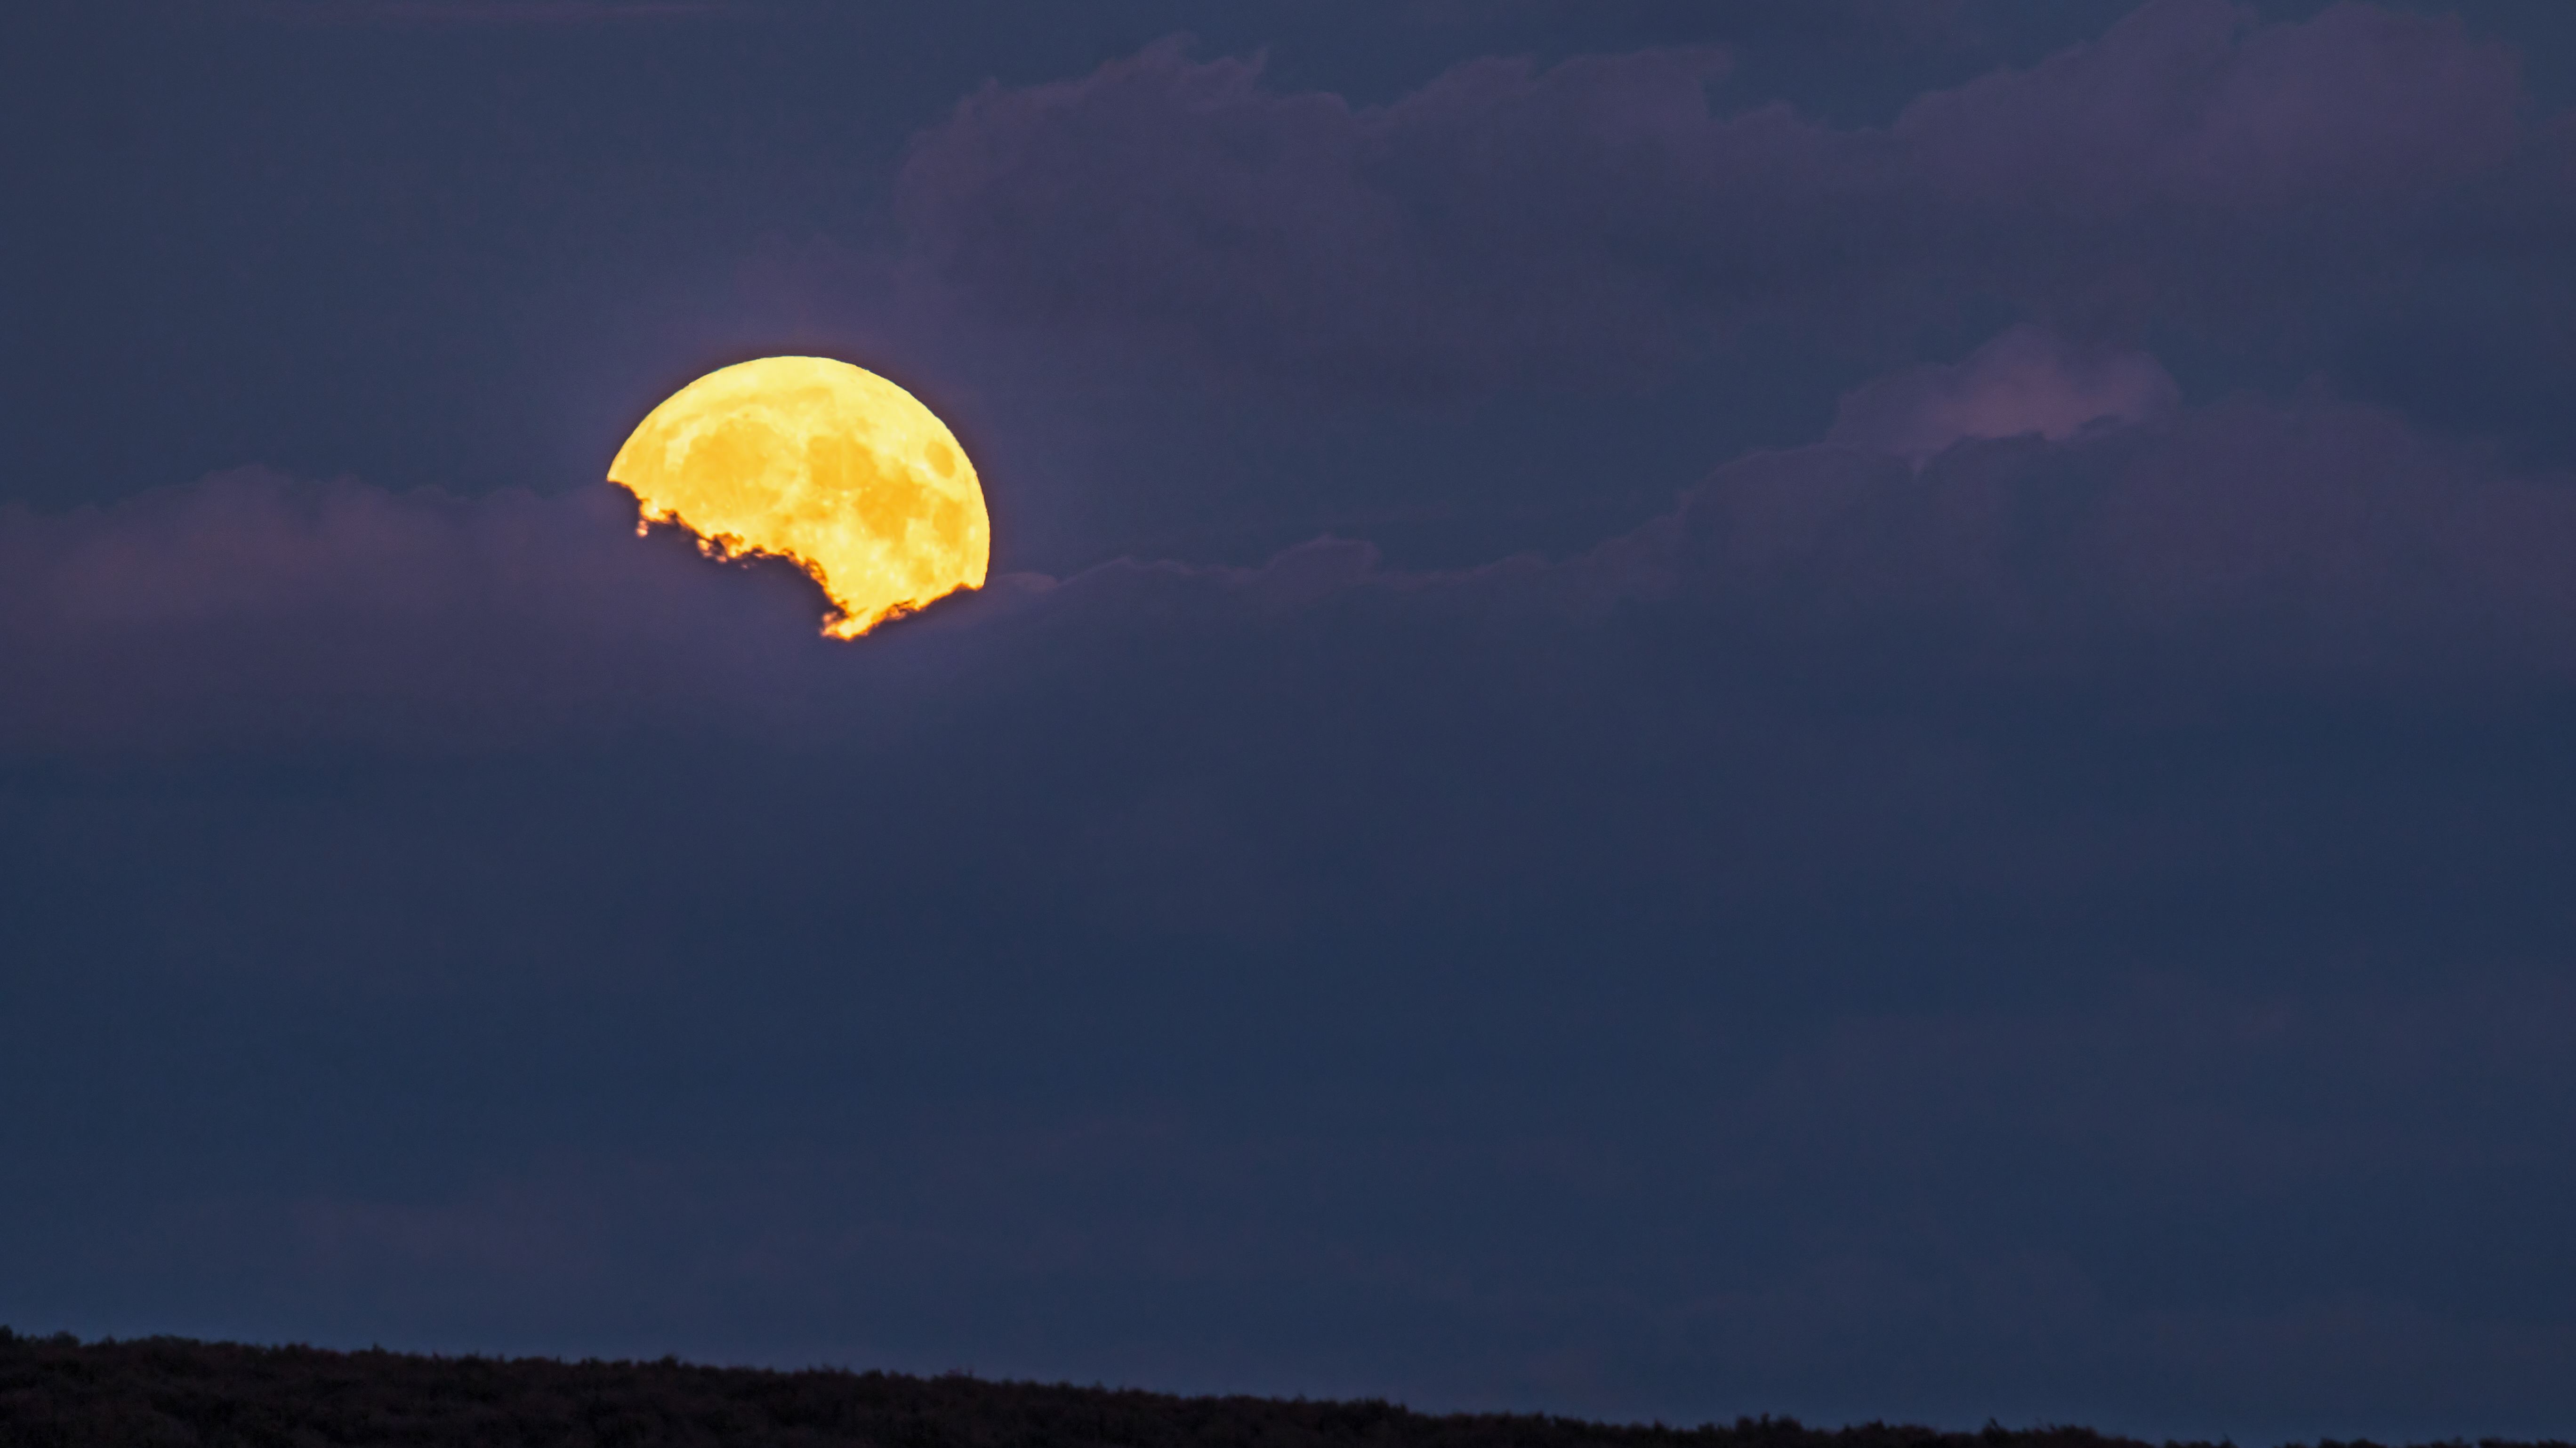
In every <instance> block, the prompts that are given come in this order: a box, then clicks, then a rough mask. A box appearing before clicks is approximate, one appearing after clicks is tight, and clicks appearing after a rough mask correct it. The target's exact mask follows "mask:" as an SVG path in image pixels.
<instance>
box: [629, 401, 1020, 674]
mask: <svg viewBox="0 0 2576 1448" xmlns="http://www.w3.org/2000/svg"><path fill="white" fill-rule="evenodd" d="M608 480H609V481H610V482H612V483H615V484H617V485H618V486H620V487H623V488H625V489H626V490H627V491H628V492H631V493H633V494H634V495H635V498H636V501H637V502H639V503H641V504H642V505H643V517H642V521H641V523H639V525H638V527H639V528H645V527H650V526H651V525H653V524H655V523H678V524H679V525H681V526H682V527H684V528H687V529H688V530H689V531H690V532H691V533H694V534H696V535H697V539H698V547H699V548H700V549H701V550H702V551H704V552H705V553H706V554H707V555H708V556H709V557H713V558H738V557H743V556H746V555H752V554H775V555H776V556H778V557H781V558H788V559H793V560H794V561H795V562H796V563H797V564H799V565H801V566H802V567H803V568H804V569H805V571H806V572H807V573H810V574H812V575H813V576H814V581H815V582H816V583H819V584H821V585H822V586H823V592H824V594H825V595H826V596H827V597H829V598H830V599H831V600H832V605H833V611H832V612H831V613H830V614H828V615H826V616H825V617H824V619H823V632H824V633H826V634H829V635H831V636H832V637H834V638H844V639H846V638H856V637H858V636H859V635H860V634H863V633H866V632H867V631H868V630H869V629H872V628H874V627H876V626H877V625H878V624H880V623H882V622H884V621H885V620H887V619H889V618H893V617H896V616H898V615H901V614H905V613H910V612H911V611H912V610H914V609H917V608H920V607H922V606H923V605H925V604H927V603H929V602H930V601H931V600H933V599H936V598H941V597H944V596H946V595H948V594H950V593H954V592H955V591H957V590H958V589H961V588H981V587H983V586H984V570H985V567H986V565H987V564H989V563H990V562H991V559H992V552H993V536H992V523H991V520H990V519H988V518H987V517H986V516H985V513H984V489H983V487H982V485H981V484H979V483H978V482H977V481H976V479H975V467H974V464H972V463H970V462H968V461H967V460H966V450H965V449H964V448H962V447H959V446H958V445H957V437H956V435H955V434H954V433H951V432H950V431H949V430H948V426H947V424H945V423H943V422H941V421H940V420H939V419H938V417H937V416H935V415H934V414H933V413H932V412H931V410H930V409H929V408H927V407H924V406H922V405H921V403H920V402H919V401H918V400H917V399H915V398H914V397H913V395H912V394H911V393H909V392H906V391H904V390H903V389H902V388H900V387H897V386H895V385H894V384H893V383H891V382H888V381H886V380H885V379H884V378H882V377H879V376H878V375H876V374H875V373H873V372H870V371H867V370H866V369H864V368H859V367H853V366H851V365H850V364H849V363H847V362H835V361H833V360H831V359H830V358H826V357H763V358H761V359H760V360H759V361H757V362H744V363H741V364H738V365H736V366H732V367H726V368H722V369H720V370H718V371H714V372H710V373H708V374H707V375H706V376H704V377H701V378H699V379H698V380H697V381H695V382H692V383H690V384H689V385H688V386H686V387H683V388H681V389H680V390H679V391H677V392H675V393H673V394H671V396H670V398H669V400H667V401H665V402H664V403H663V404H662V405H661V406H659V407H657V408H654V409H653V411H652V412H651V413H650V414H648V415H647V416H646V417H645V419H644V421H643V422H642V423H640V424H638V425H637V427H636V429H635V435H634V436H632V437H630V438H628V439H626V446H624V447H622V448H619V449H618V450H617V458H616V460H615V461H613V462H611V463H610V464H609V465H608Z"/></svg>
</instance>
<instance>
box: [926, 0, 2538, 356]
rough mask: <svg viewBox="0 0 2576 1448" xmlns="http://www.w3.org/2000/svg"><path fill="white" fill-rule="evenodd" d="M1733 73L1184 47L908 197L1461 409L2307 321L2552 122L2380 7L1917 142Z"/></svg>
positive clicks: (1162, 339)
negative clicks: (1985, 306)
mask: <svg viewBox="0 0 2576 1448" xmlns="http://www.w3.org/2000/svg"><path fill="white" fill-rule="evenodd" d="M1726 70H1727V60H1726V57H1725V56H1724V55H1723V54H1722V53H1720V52H1718V51H1714V50H1692V49H1665V50H1651V51H1641V52H1637V53H1633V54H1628V55H1619V56H1591V57H1582V58H1578V59H1574V60H1569V61H1566V62H1564V63H1562V64H1560V65H1557V66H1555V67H1552V68H1549V69H1546V70H1540V69H1538V68H1536V67H1534V66H1532V65H1529V64H1527V63H1525V62H1517V61H1506V60H1498V59H1487V60H1478V61H1472V62H1469V63H1467V64H1464V65H1462V66H1459V67H1458V68H1456V69H1454V70H1452V71H1450V72H1449V73H1447V74H1446V75H1443V76H1441V77H1440V78H1438V79H1437V80H1435V81H1433V82H1431V83H1430V84H1429V85H1426V86H1425V87H1423V88H1422V89H1420V90H1419V91H1416V92H1414V93H1412V94H1410V95H1407V96H1404V97H1402V98H1400V99H1398V100H1397V101H1395V102H1393V103H1391V104H1388V105H1385V106H1379V107H1354V106H1352V105H1350V104H1348V103H1347V102H1345V101H1344V100H1343V99H1342V98H1341V97H1339V96H1335V95H1331V94H1326V93H1280V92H1276V91H1273V90H1270V89H1269V88H1267V87H1266V86H1265V85H1264V84H1263V82H1262V75H1261V70H1260V66H1259V65H1258V63H1257V62H1247V61H1241V60H1233V59H1220V60H1214V61H1205V62H1202V61H1195V60H1192V59H1191V58H1189V56H1188V55H1187V53H1186V52H1185V50H1184V49H1183V48H1182V46H1181V45H1179V44H1178V43H1173V42H1167V43H1165V44H1162V45H1158V46H1156V47H1154V48H1151V49H1149V50H1147V51H1145V52H1144V53H1142V54H1140V55H1137V56H1135V57H1133V58H1130V59H1127V60H1122V61H1118V62H1114V63H1112V64H1110V65H1107V66H1105V67H1103V68H1102V69H1100V70H1099V71H1097V72H1096V73H1094V74H1092V75H1090V76H1088V77H1085V78H1083V79H1081V80H1076V81H1066V82H1057V83H1051V84H1046V85H1039V86H1032V87H1025V88H1016V89H1004V88H1000V87H989V88H987V89H986V90H984V91H982V92H980V93H978V94H976V95H974V96H972V97H970V98H968V99H967V100H966V101H965V102H963V103H962V104H961V105H960V106H959V108H958V110H957V112H956V114H955V115H954V116H952V117H951V118H949V119H948V120H947V121H945V122H944V123H942V124H941V125H939V126H936V127H934V128H932V129H931V130H929V131H928V132H926V133H924V134H923V135H922V136H921V137H919V138H918V140H917V141H916V144H915V146H914V149H913V152H912V155H911V157H910V159H909V161H908V162H907V164H906V167H905V170H904V173H903V177H902V181H901V184H900V188H899V191H898V196H897V207H898V211H899V214H900V216H901V218H902V220H903V222H904V225H905V227H906V230H907V234H908V237H909V245H910V247H911V255H912V259H913V265H914V266H915V268H916V269H917V271H918V273H919V274H920V275H922V276H923V277H925V278H927V279H929V280H930V281H932V282H933V283H934V284H935V285H937V286H939V287H941V288H944V289H946V290H947V291H948V292H949V293H950V294H951V295H952V296H953V297H955V298H956V299H958V300H959V301H961V302H962V303H963V304H965V305H967V306H969V307H971V308H978V309H981V310H984V311H985V312H987V313H988V314H989V315H992V316H996V317H1008V318H1012V319H1016V321H1017V322H1018V323H1020V324H1024V325H1025V324H1037V325H1041V326H1049V327H1058V328H1069V329H1073V330H1075V331H1077V332H1105V333H1114V334H1120V335H1131V336H1141V337H1144V338H1146V339H1149V340H1150V341H1152V342H1153V343H1154V344H1156V345H1158V346H1163V347H1168V348H1175V349H1179V350H1180V351H1182V352H1184V353H1186V354H1188V355H1191V356H1194V357H1197V358H1200V359H1202V360H1204V361H1208V362H1213V363H1216V364H1220V365H1222V366H1224V367H1226V368H1229V369H1237V370H1248V371H1250V372H1253V373H1257V374H1261V375H1265V376H1270V377H1273V378H1296V379H1300V380H1303V381H1305V382H1308V383H1312V384H1316V385H1322V386H1326V387H1332V388H1347V389H1356V390H1374V391H1377V392H1380V393H1384V392H1388V391H1398V392H1421V391H1426V390H1427V391H1434V392H1437V391H1452V390H1458V389H1467V390H1478V389H1485V388H1492V387H1499V386H1506V385H1511V384H1515V383H1530V382H1539V383H1547V384H1568V383H1573V384H1580V385H1604V384H1619V383H1626V382H1630V381H1634V380H1636V379H1638V378H1641V377H1645V376H1650V375H1653V374H1654V373H1655V372H1656V370H1657V369H1658V368H1660V367H1662V366H1664V365H1666V364H1668V363H1669V362H1670V361H1671V359H1673V358H1675V357H1676V356H1679V355H1681V354H1683V353H1685V352H1686V351H1687V350H1688V349H1690V348H1691V347H1694V346H1697V345H1699V344H1700V343H1702V342H1703V341H1705V340H1706V339H1708V338H1711V337H1715V336H1722V335H1726V334H1729V333H1731V332H1733V331H1735V330H1737V329H1741V328H1745V327H1749V326H1754V325H1757V324H1759V323H1761V322H1762V321H1764V320H1766V319H1771V320H1780V319H1790V318H1794V319H1795V320H1796V322H1797V324H1798V325H1800V326H1801V327H1804V328H1808V329H1817V328H1822V329H1823V331H1822V332H1821V333H1819V335H1828V336H1831V335H1841V336H1844V337H1846V338H1847V339H1849V340H1850V341H1851V342H1852V344H1853V345H1860V344H1863V343H1866V344H1867V345H1869V346H1872V347H1880V348H1884V347H1886V346H1888V345H1891V344H1892V343H1893V342H1894V341H1895V339H1899V338H1902V337H1904V336H1907V335H1909V334H1910V332H1911V330H1912V329H1913V328H1915V327H1917V326H1919V325H1921V324H1924V323H1926V322H1932V321H1941V320H1946V319H1948V318H1951V317H1954V316H1956V315H1960V314H1961V313H1962V311H1963V309H1965V308H1968V307H1969V306H1971V305H1972V304H1977V303H2000V304H2002V305H2005V306H2008V307H2010V308H2012V309H2014V310H2016V311H2018V312H2020V313H2022V314H2023V315H2025V316H2027V317H2030V318H2032V319H2034V320H2043V321H2052V322H2058V323H2063V324H2065V325H2067V326H2069V327H2073V328H2078V329H2083V330H2087V331H2095V330H2099V329H2100V328H2102V327H2104V326H2111V327H2117V328H2135V327H2136V326H2138V325H2140V324H2141V323H2142V322H2143V321H2145V320H2146V319H2148V318H2151V317H2157V316H2163V317H2167V318H2174V319H2182V320H2187V321H2190V322H2192V323H2194V324H2198V325H2205V326H2211V327H2217V328H2220V329H2221V330H2226V329H2230V328H2235V327H2240V326H2242V325H2244V323H2245V321H2246V319H2247V317H2248V316H2249V315H2254V314H2259V315H2262V316H2265V317H2269V318H2273V319H2275V320H2276V321H2277V320H2279V319H2281V318H2283V317H2284V316H2286V315H2288V314H2289V313H2290V312H2292V311H2295V310H2296V309H2297V308H2299V307H2302V306H2306V305H2308V304H2310V303H2311V302H2313V301H2314V300H2315V299H2316V298H2318V297H2319V296H2321V295H2325V294H2329V293H2331V294H2332V295H2334V296H2336V297H2338V298H2342V299H2344V301H2345V302H2347V303H2348V301H2349V297H2350V294H2351V292H2352V290H2353V288H2351V287H2349V286H2343V285H2341V283H2339V282H2337V281H2336V280H2335V279H2336V278H2341V277H2345V276H2347V275H2350V274H2351V273H2348V272H2347V270H2346V269H2347V268H2352V267H2372V268H2376V269H2377V270H2376V274H2378V275H2381V276H2382V277H2383V278H2384V277H2385V275H2386V274H2387V269H2388V268H2389V267H2390V266H2391V265H2396V264H2399V262H2398V258H2400V257H2401V256H2408V255H2416V254H2417V253H2416V252H2415V251H2413V250H2410V248H2413V247H2414V246H2415V242H2414V241H2412V240H2411V239H2410V238H2412V237H2413V236H2414V235H2415V232H2416V231H2417V230H2420V227H2421V225H2422V224H2423V223H2425V222H2426V221H2428V220H2430V219H2432V218H2434V217H2436V216H2438V215H2439V214H2440V213H2439V212H2438V211H2437V210H2428V209H2427V208H2437V207H2439V206H2441V205H2443V204H2444V203H2445V201H2446V198H2451V197H2453V193H2454V192H2455V191H2456V189H2457V188H2459V187H2461V186H2463V185H2465V184H2467V183H2470V182H2472V181H2475V180H2477V179H2479V178H2482V177H2487V176H2490V175H2493V174H2496V173H2497V171H2498V168H2499V167H2501V166H2503V165H2504V164H2505V162H2506V161H2507V159H2508V158H2509V157H2510V156H2511V155H2513V154H2514V153H2515V148H2516V147H2517V145H2519V144H2521V143H2522V142H2523V141H2524V140H2525V136H2524V133H2523V131H2522V129H2521V127H2520V125H2519V122H2518V121H2517V119H2516V111H2517V107H2518V106H2519V104H2520V101H2519V95H2520V91H2519V81H2518V76H2517V73H2516V68H2515V64H2514V61H2513V59H2512V57H2511V56H2510V54H2509V53H2507V52H2505V51H2504V50H2502V49H2501V48H2499V47H2496V46H2493V45H2488V44H2484V43H2480V42H2476V41H2473V40H2471V39H2470V38H2468V37H2467V36H2466V35H2465V34H2463V33H2462V31H2461V30H2460V28H2459V27H2458V26H2457V25H2456V24H2451V23H2445V22H2438V21H2432V20H2426V19H2422V18H2419V17H2414V16H2409V15H2404V14H2400V13H2396V12H2392V11H2387V10H2382V9H2378V8H2374V7H2370V6H2366V5H2355V4H2344V5H2338V6H2335V7H2333V8H2331V9H2329V10H2327V11H2325V12H2324V13H2322V14H2320V15H2319V16H2317V17H2315V18H2314V19H2312V20H2309V21H2306V22H2303V23H2300V24H2295V25H2269V26H2257V25H2253V24H2251V23H2250V21H2249V19H2248V17H2247V15H2246V14H2245V13H2244V12H2242V11H2240V10H2238V9H2237V8H2235V7H2233V6H2230V5H2227V4H2224V3H2220V0H2155V3H2151V4H2148V5H2146V6H2144V7H2142V8H2141V9H2140V10H2139V11H2137V12H2136V13H2135V14H2133V15H2131V16H2130V17H2129V18H2128V19H2126V20H2124V21H2123V22H2121V23H2120V24H2119V25H2117V26H2115V27H2113V29H2112V30H2111V31H2109V32H2108V33H2107V34H2105V35H2104V36H2103V37H2102V38H2101V39H2100V40H2098V41H2095V42H2093V43H2091V44H2088V45H2084V46H2080V47H2077V48H2075V49H2073V50H2071V51H2069V52H2067V53H2064V54H2061V55H2058V56H2054V57H2051V58H2050V59H2048V60H2046V61H2044V62H2042V63H2040V64H2039V65H2037V66H2034V67H2031V68H2029V69H2027V70H2021V71H2008V72H2002V73H1998V74H1996V75H1992V76H1988V77H1985V78H1982V79H1980V80H1977V81H1974V82H1971V83H1969V84H1967V85H1965V86H1962V87H1960V88H1958V89H1955V90H1951V91H1944V92H1935V93H1932V94H1928V95H1926V96H1924V97H1922V98H1920V99H1918V100H1917V101H1915V102H1914V103H1913V104H1912V105H1910V106H1908V107H1907V108H1906V109H1905V111H1904V112H1903V113H1902V114H1901V115H1900V116H1899V117H1898V118H1897V119H1896V121H1895V122H1894V124H1893V125H1892V126H1890V127H1888V128H1886V129H1868V128H1838V127H1834V126H1830V125H1826V124H1823V123H1820V122H1818V121H1815V120H1812V119H1809V118H1807V117H1804V116H1801V115H1799V114H1798V113H1796V112H1794V111H1792V110H1790V109H1788V108H1786V107H1783V106H1767V107H1762V108H1757V109H1752V110H1747V111H1742V112H1735V113H1729V112H1726V111H1724V110H1722V109H1721V108H1720V107H1719V106H1718V105H1716V104H1714V103H1713V99H1714V98H1717V97H1722V95H1723V80H1724V76H1725V74H1726ZM2391 248H2394V249H2395V250H2394V251H2392V250H2391ZM2078 259H2080V265H2078Z"/></svg>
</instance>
